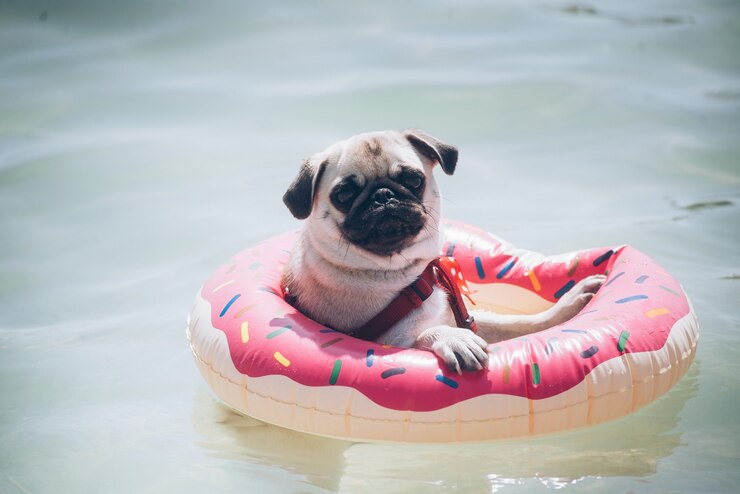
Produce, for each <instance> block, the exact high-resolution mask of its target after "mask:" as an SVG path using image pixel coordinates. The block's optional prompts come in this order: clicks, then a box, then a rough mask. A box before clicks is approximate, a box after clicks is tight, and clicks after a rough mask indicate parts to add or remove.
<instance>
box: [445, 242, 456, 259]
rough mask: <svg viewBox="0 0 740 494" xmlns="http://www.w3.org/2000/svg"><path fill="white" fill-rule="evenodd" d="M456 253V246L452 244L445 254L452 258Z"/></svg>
mask: <svg viewBox="0 0 740 494" xmlns="http://www.w3.org/2000/svg"><path fill="white" fill-rule="evenodd" d="M454 253H455V244H453V243H452V242H450V245H448V246H447V252H446V253H445V255H446V256H447V257H452V256H453V254H454Z"/></svg>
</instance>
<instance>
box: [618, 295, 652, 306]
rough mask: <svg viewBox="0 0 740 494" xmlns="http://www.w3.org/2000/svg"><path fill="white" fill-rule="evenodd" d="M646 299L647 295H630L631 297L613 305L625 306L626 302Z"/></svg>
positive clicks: (621, 299)
mask: <svg viewBox="0 0 740 494" xmlns="http://www.w3.org/2000/svg"><path fill="white" fill-rule="evenodd" d="M646 298H648V296H647V295H632V296H631V297H626V298H620V299H619V300H617V301H616V302H614V303H615V304H626V303H628V302H634V301H635V300H645V299H646Z"/></svg>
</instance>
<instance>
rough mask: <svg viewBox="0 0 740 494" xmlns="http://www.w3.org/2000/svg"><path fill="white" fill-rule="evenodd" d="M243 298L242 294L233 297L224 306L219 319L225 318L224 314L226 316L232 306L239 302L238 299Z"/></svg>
mask: <svg viewBox="0 0 740 494" xmlns="http://www.w3.org/2000/svg"><path fill="white" fill-rule="evenodd" d="M241 296H242V294H241V293H237V294H236V295H234V296H233V297H232V298H231V300H229V301H228V302H227V303H226V305H225V306H224V308H223V310H222V311H221V314H219V315H218V317H224V314H226V312H227V311H228V310H229V308H231V306H232V305H233V304H234V302H236V300H237V299H238V298H239V297H241Z"/></svg>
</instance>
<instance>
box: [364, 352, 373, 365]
mask: <svg viewBox="0 0 740 494" xmlns="http://www.w3.org/2000/svg"><path fill="white" fill-rule="evenodd" d="M374 360H375V350H373V349H372V348H371V349H370V350H368V351H367V357H365V365H367V366H368V367H372V366H373V361H374Z"/></svg>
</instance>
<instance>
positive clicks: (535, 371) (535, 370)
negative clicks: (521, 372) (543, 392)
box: [532, 362, 540, 386]
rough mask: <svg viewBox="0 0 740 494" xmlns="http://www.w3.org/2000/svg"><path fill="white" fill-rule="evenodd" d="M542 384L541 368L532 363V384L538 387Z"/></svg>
mask: <svg viewBox="0 0 740 494" xmlns="http://www.w3.org/2000/svg"><path fill="white" fill-rule="evenodd" d="M539 383H540V366H539V365H538V364H537V363H536V362H532V384H534V385H535V386H537V385H538V384H539Z"/></svg>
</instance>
